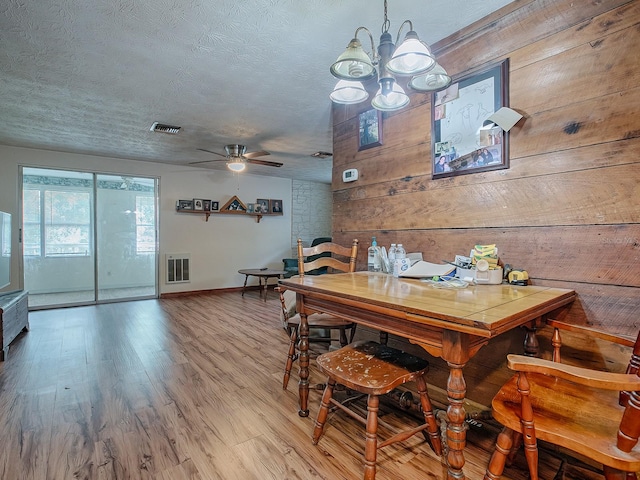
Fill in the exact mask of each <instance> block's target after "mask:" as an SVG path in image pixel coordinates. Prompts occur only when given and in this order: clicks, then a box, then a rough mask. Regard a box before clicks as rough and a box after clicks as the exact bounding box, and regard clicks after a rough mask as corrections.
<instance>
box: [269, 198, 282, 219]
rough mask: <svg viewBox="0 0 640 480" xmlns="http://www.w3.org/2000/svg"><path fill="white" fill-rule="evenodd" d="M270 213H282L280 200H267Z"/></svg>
mask: <svg viewBox="0 0 640 480" xmlns="http://www.w3.org/2000/svg"><path fill="white" fill-rule="evenodd" d="M268 213H271V214H272V215H282V200H275V199H273V198H272V199H271V200H269V212H268Z"/></svg>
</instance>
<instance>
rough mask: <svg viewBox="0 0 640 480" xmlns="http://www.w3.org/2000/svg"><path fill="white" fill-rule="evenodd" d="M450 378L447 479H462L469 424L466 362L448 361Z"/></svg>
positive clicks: (448, 387)
mask: <svg viewBox="0 0 640 480" xmlns="http://www.w3.org/2000/svg"><path fill="white" fill-rule="evenodd" d="M447 364H448V365H449V369H450V370H449V378H448V380H447V398H448V399H449V407H448V408H447V447H448V448H447V465H448V467H449V468H448V471H447V480H462V479H464V478H465V475H464V472H463V471H462V467H463V466H464V453H463V452H464V447H465V445H466V443H467V426H466V424H465V419H466V411H465V409H464V398H465V396H466V394H467V384H466V383H465V381H464V376H463V375H462V368H463V367H464V364H455V363H451V362H447Z"/></svg>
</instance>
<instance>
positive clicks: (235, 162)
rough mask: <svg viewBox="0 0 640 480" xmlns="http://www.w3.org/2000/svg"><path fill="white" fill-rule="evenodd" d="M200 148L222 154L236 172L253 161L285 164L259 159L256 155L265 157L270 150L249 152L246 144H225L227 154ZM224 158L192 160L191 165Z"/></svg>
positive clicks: (203, 150) (276, 164)
mask: <svg viewBox="0 0 640 480" xmlns="http://www.w3.org/2000/svg"><path fill="white" fill-rule="evenodd" d="M198 150H200V151H202V152H207V153H213V154H214V155H220V156H221V157H224V159H225V160H227V167H228V168H229V169H230V170H233V171H234V172H241V171H243V170H244V169H245V167H246V164H247V163H253V164H256V165H266V166H267V167H281V166H282V165H283V164H282V163H279V162H270V161H268V160H258V159H256V158H255V157H263V156H265V155H270V153H269V152H265V151H260V152H247V147H245V146H244V145H237V144H231V145H225V147H224V150H225V152H227V154H226V155H223V154H222V153H218V152H212V151H211V150H206V149H204V148H198ZM219 161H222V159H216V160H202V161H199V162H190V165H196V164H199V163H209V162H219Z"/></svg>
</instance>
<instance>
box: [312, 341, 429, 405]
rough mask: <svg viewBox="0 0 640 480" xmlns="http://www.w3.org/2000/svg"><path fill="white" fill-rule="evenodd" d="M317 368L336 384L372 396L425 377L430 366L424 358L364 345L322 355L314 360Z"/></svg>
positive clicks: (356, 345)
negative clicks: (422, 376) (419, 377)
mask: <svg viewBox="0 0 640 480" xmlns="http://www.w3.org/2000/svg"><path fill="white" fill-rule="evenodd" d="M316 364H317V366H318V367H319V368H320V370H322V371H323V372H324V373H325V374H326V375H328V376H329V377H331V378H333V379H334V380H336V382H338V383H339V384H342V385H345V386H346V387H348V388H351V389H352V390H356V391H358V392H361V393H366V394H372V395H384V394H386V393H389V392H390V391H391V390H393V389H394V388H395V387H397V386H398V385H401V384H403V383H406V382H410V381H413V380H415V379H416V378H417V377H418V376H420V375H424V374H425V373H427V371H428V369H429V362H428V361H427V360H425V359H423V358H420V357H416V356H414V355H411V354H408V353H405V352H403V351H402V350H398V349H397V348H392V347H389V346H387V345H381V344H379V343H377V342H365V341H360V342H354V343H351V344H349V345H347V346H345V347H342V348H340V349H339V350H335V351H332V352H329V353H323V354H322V355H320V356H318V357H317V359H316Z"/></svg>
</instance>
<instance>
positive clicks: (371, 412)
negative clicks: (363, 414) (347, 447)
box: [364, 395, 380, 480]
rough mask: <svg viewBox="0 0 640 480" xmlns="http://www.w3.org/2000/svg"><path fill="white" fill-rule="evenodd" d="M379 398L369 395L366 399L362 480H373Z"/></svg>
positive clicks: (376, 450)
mask: <svg viewBox="0 0 640 480" xmlns="http://www.w3.org/2000/svg"><path fill="white" fill-rule="evenodd" d="M379 406H380V398H379V397H378V396H377V395H369V398H368V399H367V433H366V440H365V446H364V480H375V478H376V458H377V455H378V407H379Z"/></svg>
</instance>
